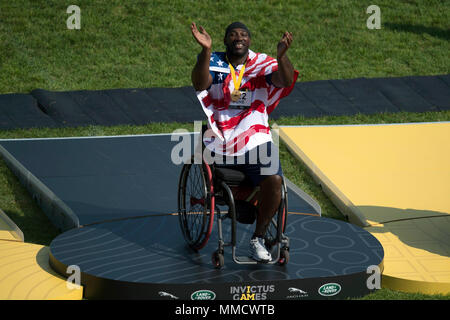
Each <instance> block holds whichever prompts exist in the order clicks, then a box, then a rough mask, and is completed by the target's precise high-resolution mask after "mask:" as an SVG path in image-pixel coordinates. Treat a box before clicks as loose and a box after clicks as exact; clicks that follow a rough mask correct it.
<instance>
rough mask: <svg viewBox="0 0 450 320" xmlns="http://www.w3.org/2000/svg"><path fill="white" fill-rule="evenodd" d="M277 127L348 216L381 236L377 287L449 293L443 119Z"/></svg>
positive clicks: (448, 137)
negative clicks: (381, 266)
mask: <svg viewBox="0 0 450 320" xmlns="http://www.w3.org/2000/svg"><path fill="white" fill-rule="evenodd" d="M279 133H280V137H281V139H282V140H283V141H284V142H285V143H286V144H287V146H288V148H289V149H290V150H291V152H292V153H293V154H294V155H295V156H296V157H297V158H298V159H300V160H301V161H302V162H303V163H305V165H306V167H307V168H308V170H309V171H310V173H311V174H312V176H313V177H314V178H315V180H316V181H317V182H318V183H320V184H321V185H322V187H323V189H324V191H325V192H326V193H327V194H328V195H329V197H330V198H331V199H332V200H333V202H334V203H335V204H336V206H337V207H338V208H339V209H340V210H341V211H342V212H343V213H344V214H345V215H346V216H348V218H349V221H350V222H352V223H355V224H357V225H359V226H362V227H365V228H366V229H367V230H368V231H369V232H370V233H372V234H373V235H374V236H375V237H377V239H378V240H379V241H380V242H381V244H382V245H383V248H384V250H385V259H384V271H383V287H386V288H391V289H395V290H401V291H408V292H422V293H444V294H448V293H450V196H449V195H450V193H449V190H450V122H436V123H416V124H391V125H343V126H297V127H290V126H285V127H280V131H279Z"/></svg>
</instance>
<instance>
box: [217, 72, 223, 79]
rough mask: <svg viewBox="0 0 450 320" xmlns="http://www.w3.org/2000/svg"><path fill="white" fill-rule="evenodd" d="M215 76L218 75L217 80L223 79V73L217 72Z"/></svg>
mask: <svg viewBox="0 0 450 320" xmlns="http://www.w3.org/2000/svg"><path fill="white" fill-rule="evenodd" d="M217 76H218V77H219V80H221V81H222V80H223V73H219V74H218V75H217Z"/></svg>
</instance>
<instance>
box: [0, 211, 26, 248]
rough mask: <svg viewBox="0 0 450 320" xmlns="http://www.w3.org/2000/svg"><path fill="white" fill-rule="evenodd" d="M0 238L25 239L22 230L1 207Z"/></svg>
mask: <svg viewBox="0 0 450 320" xmlns="http://www.w3.org/2000/svg"><path fill="white" fill-rule="evenodd" d="M0 240H12V241H21V242H23V241H24V237H23V232H22V230H20V229H19V227H18V226H17V225H16V224H15V223H14V222H13V221H12V220H11V219H10V218H9V217H8V216H7V215H6V214H5V213H4V212H3V211H2V210H1V209H0Z"/></svg>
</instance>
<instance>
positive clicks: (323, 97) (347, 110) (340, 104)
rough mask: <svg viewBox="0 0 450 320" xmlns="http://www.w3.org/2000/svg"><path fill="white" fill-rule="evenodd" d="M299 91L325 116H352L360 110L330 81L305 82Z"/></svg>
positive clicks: (301, 84)
mask: <svg viewBox="0 0 450 320" xmlns="http://www.w3.org/2000/svg"><path fill="white" fill-rule="evenodd" d="M299 89H300V90H301V91H302V92H303V94H304V95H305V96H306V97H307V98H308V99H309V100H310V101H312V102H313V103H314V104H315V105H316V106H318V107H319V108H320V109H321V110H323V112H324V115H333V116H339V115H352V114H356V113H359V110H358V109H357V108H356V107H355V106H354V105H353V104H352V103H351V102H350V100H348V99H347V97H345V96H344V95H343V94H342V93H341V92H340V91H339V90H337V89H336V87H335V86H334V85H333V83H332V82H331V81H329V80H320V81H314V82H304V83H300V84H299Z"/></svg>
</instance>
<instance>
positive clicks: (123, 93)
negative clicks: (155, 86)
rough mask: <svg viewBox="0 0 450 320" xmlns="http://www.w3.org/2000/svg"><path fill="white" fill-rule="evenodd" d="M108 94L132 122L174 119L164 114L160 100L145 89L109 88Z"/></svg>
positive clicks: (145, 122)
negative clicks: (159, 104) (160, 106)
mask: <svg viewBox="0 0 450 320" xmlns="http://www.w3.org/2000/svg"><path fill="white" fill-rule="evenodd" d="M108 95H109V96H110V97H111V99H113V100H114V101H115V102H116V103H117V104H118V105H120V106H121V108H122V110H123V112H125V113H126V114H127V117H128V118H129V119H131V123H132V124H136V125H144V124H147V123H150V122H159V121H161V122H171V121H173V120H171V119H170V117H169V116H167V114H164V112H163V111H164V110H161V108H159V106H158V102H157V101H156V100H155V99H153V98H152V97H151V96H149V95H148V94H147V92H146V90H144V89H115V90H108Z"/></svg>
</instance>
